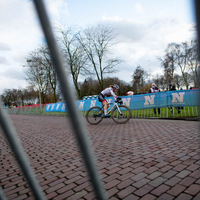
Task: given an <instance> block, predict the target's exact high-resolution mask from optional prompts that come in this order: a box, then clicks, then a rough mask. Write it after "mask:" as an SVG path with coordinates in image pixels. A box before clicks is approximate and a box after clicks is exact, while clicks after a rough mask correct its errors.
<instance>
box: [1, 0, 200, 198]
mask: <svg viewBox="0 0 200 200" xmlns="http://www.w3.org/2000/svg"><path fill="white" fill-rule="evenodd" d="M195 2H196V10H198V9H199V6H200V3H199V2H198V1H197V0H196V1H195ZM34 3H35V6H36V10H37V12H38V15H39V18H40V22H41V25H42V28H43V31H44V34H45V37H46V40H47V44H48V46H49V49H50V53H51V57H52V61H53V63H54V66H55V70H56V73H57V76H58V79H59V82H60V85H61V88H62V91H63V96H64V98H65V101H66V105H67V106H68V108H69V115H70V118H71V122H72V125H73V128H74V132H75V135H76V138H77V141H78V144H79V147H80V149H81V153H82V155H83V158H84V160H85V164H86V167H87V169H88V172H89V175H90V179H91V181H92V184H93V186H94V191H95V193H96V197H97V199H102V200H104V199H107V197H106V193H105V191H104V189H103V187H102V183H101V181H100V178H99V175H98V173H97V169H96V164H95V162H94V158H93V154H92V151H91V149H90V148H89V147H90V144H89V140H88V138H87V137H86V129H85V127H84V125H83V124H82V120H81V118H80V116H79V114H78V110H77V108H76V105H75V103H74V99H73V97H72V92H71V89H70V87H69V83H68V81H67V77H66V75H65V73H64V67H63V64H62V60H61V59H60V55H59V52H58V48H57V44H56V42H55V38H54V36H53V32H52V29H51V26H50V22H49V19H48V16H47V13H46V10H45V7H44V5H43V1H42V0H34ZM197 8H198V9H197ZM196 13H197V14H198V13H199V12H196ZM199 19H200V16H199V15H197V22H198V23H199ZM198 34H199V24H198ZM199 38H200V35H199ZM0 105H1V102H0ZM32 109H33V108H30V109H27V108H26V110H22V109H21V110H20V109H17V108H16V109H15V108H12V109H9V110H8V112H9V113H13V114H14V113H15V114H19V113H21V114H25V113H26V114H27V113H31V114H44V113H45V112H44V110H42V111H40V109H38V108H35V110H32ZM166 109H168V108H166ZM185 109H186V110H187V108H185ZM185 109H184V110H185ZM188 109H189V110H190V108H188ZM172 110H174V108H172ZM194 110H195V109H192V111H191V112H189V113H190V114H191V113H192V112H194ZM196 110H197V108H196ZM28 111H29V112H28ZM138 112H139V111H138ZM163 113H165V112H163ZM166 113H168V111H167V112H166ZM183 113H184V112H183ZM196 113H197V111H196ZM179 114H180V113H179ZM83 115H84V113H83ZM146 115H147V116H148V114H146ZM192 115H193V116H194V115H195V114H194V113H192ZM133 116H137V117H138V116H145V112H144V113H142V111H140V113H138V114H135V113H134V115H133ZM150 116H151V114H150ZM168 116H169V115H168ZM173 116H174V114H173ZM0 123H1V125H2V129H3V131H4V132H5V135H6V138H7V139H8V141H9V144H10V146H11V148H12V149H13V152H14V154H15V156H16V158H17V161H18V163H19V164H20V166H21V168H22V171H23V173H24V175H25V177H26V179H27V181H28V183H29V185H30V188H31V189H32V192H33V194H34V196H35V198H36V199H37V200H40V199H45V197H44V194H43V192H42V190H41V188H40V186H39V184H38V181H37V179H36V178H35V177H36V176H35V174H34V172H33V170H32V168H31V166H30V164H29V162H28V157H27V156H26V154H25V153H24V151H23V147H22V145H21V144H20V141H19V139H18V137H17V134H16V131H15V129H14V127H13V125H12V123H11V121H10V119H9V116H8V114H7V112H5V110H4V109H3V108H2V107H1V106H0ZM0 199H6V197H5V196H4V194H3V191H2V189H1V187H0Z"/></svg>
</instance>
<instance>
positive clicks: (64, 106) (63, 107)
mask: <svg viewBox="0 0 200 200" xmlns="http://www.w3.org/2000/svg"><path fill="white" fill-rule="evenodd" d="M61 110H62V111H66V104H65V103H63V105H62V108H61Z"/></svg>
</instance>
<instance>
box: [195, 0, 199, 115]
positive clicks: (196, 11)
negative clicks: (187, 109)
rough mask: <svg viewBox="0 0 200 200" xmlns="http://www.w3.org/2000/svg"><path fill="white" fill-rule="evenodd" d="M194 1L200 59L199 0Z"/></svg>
mask: <svg viewBox="0 0 200 200" xmlns="http://www.w3.org/2000/svg"><path fill="white" fill-rule="evenodd" d="M194 3H195V14H196V22H197V38H198V58H199V61H200V1H198V0H195V1H194ZM198 73H200V68H198ZM199 99H200V92H199ZM198 102H199V101H198ZM199 106H200V102H199ZM198 117H200V111H199V113H198Z"/></svg>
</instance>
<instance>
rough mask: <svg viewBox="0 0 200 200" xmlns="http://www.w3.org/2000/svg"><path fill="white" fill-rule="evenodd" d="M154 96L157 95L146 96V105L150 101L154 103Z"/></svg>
mask: <svg viewBox="0 0 200 200" xmlns="http://www.w3.org/2000/svg"><path fill="white" fill-rule="evenodd" d="M154 97H155V95H150V96H144V98H145V102H144V105H149V103H150V104H154ZM148 102H149V103H148Z"/></svg>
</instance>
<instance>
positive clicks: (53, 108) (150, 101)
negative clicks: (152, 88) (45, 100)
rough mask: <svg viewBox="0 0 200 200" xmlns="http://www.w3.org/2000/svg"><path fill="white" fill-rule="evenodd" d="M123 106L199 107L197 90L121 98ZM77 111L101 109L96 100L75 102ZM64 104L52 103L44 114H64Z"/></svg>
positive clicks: (142, 107) (100, 104)
mask: <svg viewBox="0 0 200 200" xmlns="http://www.w3.org/2000/svg"><path fill="white" fill-rule="evenodd" d="M121 98H122V101H123V104H124V105H126V106H128V107H129V108H130V109H131V110H140V109H150V108H164V107H187V106H199V100H198V99H199V90H197V89H195V90H178V91H167V92H158V93H148V94H140V95H132V96H121ZM106 100H107V101H108V102H109V103H114V99H113V97H108V98H106ZM76 105H77V108H78V110H79V111H87V110H89V109H90V108H91V107H94V106H99V107H102V103H101V102H99V101H98V98H94V99H85V100H80V101H76ZM65 111H67V107H66V104H65V103H53V104H48V105H47V106H46V110H45V112H65Z"/></svg>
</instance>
